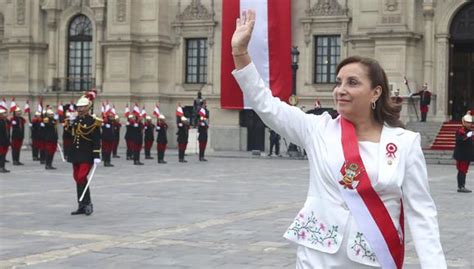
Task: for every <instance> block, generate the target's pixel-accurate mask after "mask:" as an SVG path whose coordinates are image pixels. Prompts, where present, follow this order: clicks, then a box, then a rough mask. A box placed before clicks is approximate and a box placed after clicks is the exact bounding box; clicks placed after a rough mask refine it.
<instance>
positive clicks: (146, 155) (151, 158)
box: [145, 150, 153, 160]
mask: <svg viewBox="0 0 474 269" xmlns="http://www.w3.org/2000/svg"><path fill="white" fill-rule="evenodd" d="M145 159H147V160H153V157H151V152H150V150H145Z"/></svg>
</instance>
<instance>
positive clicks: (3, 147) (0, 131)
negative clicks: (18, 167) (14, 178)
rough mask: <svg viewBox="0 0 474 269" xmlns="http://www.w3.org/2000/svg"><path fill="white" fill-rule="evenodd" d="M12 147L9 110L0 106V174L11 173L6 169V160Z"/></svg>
mask: <svg viewBox="0 0 474 269" xmlns="http://www.w3.org/2000/svg"><path fill="white" fill-rule="evenodd" d="M9 146H10V122H9V121H8V119H7V109H6V108H5V107H3V106H0V173H9V172H10V170H7V169H6V168H5V158H6V156H7V152H8V147H9Z"/></svg>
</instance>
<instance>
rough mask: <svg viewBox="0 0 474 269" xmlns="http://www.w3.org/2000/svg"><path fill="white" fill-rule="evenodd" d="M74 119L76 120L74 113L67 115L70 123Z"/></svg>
mask: <svg viewBox="0 0 474 269" xmlns="http://www.w3.org/2000/svg"><path fill="white" fill-rule="evenodd" d="M75 119H76V114H75V113H71V114H69V120H70V121H73V120H75Z"/></svg>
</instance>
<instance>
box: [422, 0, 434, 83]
mask: <svg viewBox="0 0 474 269" xmlns="http://www.w3.org/2000/svg"><path fill="white" fill-rule="evenodd" d="M433 15H434V8H433V2H431V1H429V0H428V1H427V0H425V1H424V2H423V17H424V23H425V32H424V36H423V39H424V43H425V44H424V45H425V48H424V51H425V54H424V60H423V78H424V81H423V82H427V83H428V85H429V87H430V88H432V87H433V86H434V85H433Z"/></svg>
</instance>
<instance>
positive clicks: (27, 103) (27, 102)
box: [23, 100, 31, 113]
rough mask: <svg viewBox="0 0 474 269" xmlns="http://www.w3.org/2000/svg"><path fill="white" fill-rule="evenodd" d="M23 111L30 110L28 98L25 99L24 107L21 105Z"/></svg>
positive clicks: (28, 111)
mask: <svg viewBox="0 0 474 269" xmlns="http://www.w3.org/2000/svg"><path fill="white" fill-rule="evenodd" d="M23 112H24V113H30V112H31V110H30V101H29V100H26V103H25V107H23Z"/></svg>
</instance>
